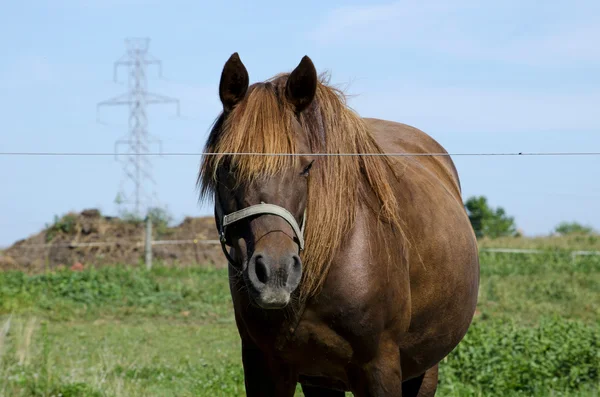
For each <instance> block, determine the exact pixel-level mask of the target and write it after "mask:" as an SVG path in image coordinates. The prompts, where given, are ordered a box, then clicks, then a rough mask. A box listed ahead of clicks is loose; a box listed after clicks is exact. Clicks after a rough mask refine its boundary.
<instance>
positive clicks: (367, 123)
mask: <svg viewBox="0 0 600 397" xmlns="http://www.w3.org/2000/svg"><path fill="white" fill-rule="evenodd" d="M219 95H220V99H221V102H222V104H223V112H222V114H221V115H220V116H219V117H218V119H217V120H216V121H215V124H214V126H213V128H212V131H211V133H210V135H209V138H208V141H207V143H206V149H205V152H208V153H209V154H207V155H205V156H204V157H203V160H202V164H201V167H200V174H199V179H198V182H199V185H200V187H201V196H202V197H203V198H214V199H215V219H216V223H217V228H218V231H219V233H220V235H221V242H222V245H223V251H224V253H225V255H226V257H227V258H228V261H229V262H230V265H229V275H230V287H231V295H232V298H233V306H234V309H235V319H236V324H237V327H238V330H239V334H240V337H241V342H242V361H243V366H244V374H245V386H246V393H247V395H248V396H282V397H285V396H293V395H294V391H295V388H296V384H297V382H300V383H301V385H302V388H303V391H304V393H305V395H307V396H343V395H344V391H351V392H352V393H353V394H354V395H356V396H433V395H434V394H435V391H436V388H437V381H438V363H439V362H440V361H441V360H442V359H443V358H444V357H445V356H447V355H448V353H450V352H451V351H452V350H453V349H454V348H455V347H456V346H457V344H458V343H459V342H460V341H461V340H462V338H463V337H464V335H465V333H466V332H467V329H468V328H469V326H470V324H471V321H472V318H473V314H474V311H475V305H476V302H477V294H478V289H479V259H478V250H477V242H476V239H475V235H474V233H473V229H472V227H471V224H470V222H469V219H468V217H467V214H466V212H465V209H464V206H463V203H462V198H461V188H460V183H459V178H458V175H457V171H456V169H455V167H454V164H453V162H452V160H451V159H450V157H449V156H448V154H447V152H446V151H445V150H444V149H443V148H442V147H441V146H440V145H439V144H438V143H437V142H436V141H435V140H433V139H432V138H431V137H429V136H428V135H427V134H425V133H424V132H422V131H420V130H418V129H415V128H412V127H409V126H407V125H404V124H398V123H394V122H391V121H383V120H377V119H363V118H361V117H359V116H358V115H356V114H355V113H354V112H353V111H352V110H350V109H349V108H348V107H347V106H346V103H345V98H344V95H343V94H342V93H341V92H339V91H338V90H336V89H334V88H332V87H331V86H330V85H328V83H327V81H326V80H325V79H323V78H319V76H318V75H317V72H316V70H315V67H314V65H313V63H312V61H311V60H310V59H309V58H308V57H304V58H303V59H302V61H301V62H300V64H299V65H298V66H297V67H296V68H295V69H294V70H293V71H292V72H291V73H289V74H281V75H277V76H275V77H274V78H272V79H270V80H268V81H265V82H262V83H256V84H253V85H252V86H249V78H248V72H247V71H246V68H245V67H244V65H243V64H242V62H241V60H240V58H239V56H238V54H237V53H235V54H233V55H232V56H231V57H230V58H229V60H228V61H227V63H226V64H225V66H224V68H223V71H222V75H221V81H220V85H219ZM386 153H388V154H386ZM389 153H394V155H393V156H392V155H389ZM427 153H435V154H436V155H423V154H427ZM414 154H421V155H414ZM226 246H229V248H228V247H226Z"/></svg>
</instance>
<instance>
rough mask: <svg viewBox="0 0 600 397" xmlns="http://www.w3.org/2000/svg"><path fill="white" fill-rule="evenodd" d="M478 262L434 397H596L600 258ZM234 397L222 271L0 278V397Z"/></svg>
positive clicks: (235, 352) (235, 359) (236, 380)
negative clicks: (471, 304)
mask: <svg viewBox="0 0 600 397" xmlns="http://www.w3.org/2000/svg"><path fill="white" fill-rule="evenodd" d="M497 243H498V244H499V245H501V246H508V244H510V245H512V246H520V247H524V248H531V247H532V246H533V247H536V248H540V247H541V248H550V247H560V248H572V249H594V248H593V247H595V245H594V244H597V241H596V242H595V243H593V244H592V243H590V241H588V240H585V241H584V242H583V243H581V241H580V242H579V243H581V245H579V243H577V242H576V241H565V240H561V241H559V242H558V243H555V242H553V244H552V245H548V242H543V241H542V242H540V241H534V242H532V241H527V240H520V239H518V240H515V239H513V240H512V241H508V242H507V241H502V242H497ZM493 244H494V243H493V242H482V245H484V246H492V245H493ZM544 244H546V245H544ZM481 262H482V276H481V292H480V298H479V307H478V314H477V316H476V319H475V321H474V323H473V326H472V328H471V329H470V331H469V333H468V334H467V336H466V338H465V339H464V341H463V343H461V345H460V346H459V347H458V348H457V349H456V350H455V351H454V352H452V353H451V355H450V356H449V357H448V358H447V359H446V360H444V362H443V363H442V366H441V374H440V387H439V392H438V395H439V396H461V397H462V396H599V393H598V389H600V257H580V258H578V259H577V261H576V262H575V263H573V262H572V261H571V257H570V256H569V255H568V253H564V252H563V251H561V250H556V249H553V251H552V252H549V253H548V254H544V255H530V256H525V255H520V254H511V255H506V254H491V253H482V254H481ZM239 395H244V387H243V374H242V368H241V361H240V352H239V340H238V335H237V330H236V328H235V324H234V320H233V313H232V309H231V305H230V298H229V291H228V287H227V275H226V272H225V271H224V270H214V269H201V268H192V269H167V268H160V267H159V268H155V269H154V270H152V271H151V272H147V271H144V270H141V269H132V268H125V267H120V266H115V267H110V268H103V269H99V270H86V271H83V272H70V271H68V270H65V271H61V272H56V273H49V274H43V275H34V276H28V275H25V274H23V273H19V272H6V273H0V396H11V397H12V396H64V397H74V396H94V397H95V396H132V397H133V396H239ZM298 395H301V393H300V392H298Z"/></svg>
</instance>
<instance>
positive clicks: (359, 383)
mask: <svg viewBox="0 0 600 397" xmlns="http://www.w3.org/2000/svg"><path fill="white" fill-rule="evenodd" d="M348 378H349V379H350V382H351V388H352V393H353V394H354V395H355V396H357V397H392V396H394V397H396V396H398V397H401V396H402V370H401V368H400V349H399V347H398V345H397V344H396V343H394V342H392V341H385V342H382V344H381V345H380V347H379V350H378V351H377V353H376V354H375V356H374V357H372V358H370V359H369V360H368V361H366V362H363V363H358V364H353V365H352V366H351V367H349V371H348Z"/></svg>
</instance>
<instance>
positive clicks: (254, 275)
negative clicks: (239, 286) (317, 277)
mask: <svg viewBox="0 0 600 397" xmlns="http://www.w3.org/2000/svg"><path fill="white" fill-rule="evenodd" d="M246 271H247V275H246V277H247V281H248V283H247V284H249V285H248V288H249V290H250V295H251V297H252V299H253V300H254V303H256V304H257V305H258V306H259V307H261V308H263V309H281V308H283V307H285V306H286V305H287V304H288V303H289V301H290V296H291V294H292V292H294V290H295V289H296V288H297V287H298V284H299V283H300V279H301V278H302V262H301V261H300V257H299V256H298V255H296V254H289V255H284V256H282V257H279V258H276V259H275V258H273V257H271V256H269V255H268V254H266V253H260V252H259V253H255V254H254V255H253V256H252V257H251V258H250V260H249V261H248V267H247V269H246Z"/></svg>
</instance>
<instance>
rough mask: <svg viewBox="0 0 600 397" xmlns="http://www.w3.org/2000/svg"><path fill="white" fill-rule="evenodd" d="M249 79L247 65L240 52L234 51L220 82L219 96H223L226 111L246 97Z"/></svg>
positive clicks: (222, 101)
mask: <svg viewBox="0 0 600 397" xmlns="http://www.w3.org/2000/svg"><path fill="white" fill-rule="evenodd" d="M249 81H250V80H249V78H248V71H247V70H246V67H245V66H244V64H243V63H242V61H241V59H240V56H239V55H238V53H237V52H234V53H233V54H232V55H231V56H230V57H229V59H228V60H227V62H226V63H225V66H224V67H223V72H222V73H221V81H220V83H219V98H221V103H222V104H223V110H224V111H225V112H226V113H227V112H229V111H231V110H232V109H233V108H234V106H235V105H237V104H238V103H239V102H240V101H241V100H242V99H244V96H246V92H247V91H248V84H249Z"/></svg>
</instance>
